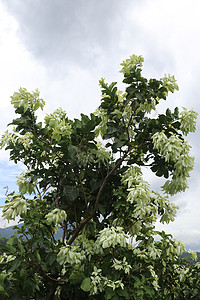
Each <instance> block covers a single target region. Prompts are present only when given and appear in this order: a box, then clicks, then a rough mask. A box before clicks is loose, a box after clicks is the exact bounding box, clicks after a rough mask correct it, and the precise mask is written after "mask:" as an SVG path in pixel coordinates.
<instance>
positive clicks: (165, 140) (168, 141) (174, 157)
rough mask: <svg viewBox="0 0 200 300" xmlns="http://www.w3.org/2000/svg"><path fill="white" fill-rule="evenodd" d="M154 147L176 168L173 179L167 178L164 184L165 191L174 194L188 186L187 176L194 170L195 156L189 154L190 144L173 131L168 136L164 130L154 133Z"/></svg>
mask: <svg viewBox="0 0 200 300" xmlns="http://www.w3.org/2000/svg"><path fill="white" fill-rule="evenodd" d="M152 139H153V144H154V148H155V149H156V150H158V152H159V153H160V154H161V156H162V157H163V158H164V159H165V161H166V162H170V161H171V162H173V163H174V167H175V170H174V171H173V172H172V180H171V181H170V180H167V181H166V182H165V184H164V185H163V186H162V189H163V191H164V192H166V193H169V194H170V195H174V194H176V193H178V192H181V191H185V189H186V188H188V184H187V177H189V172H190V171H191V170H193V167H194V158H193V157H192V156H190V155H189V150H190V148H191V147H190V146H189V144H188V143H187V142H186V141H184V140H182V139H180V138H179V137H178V136H177V135H175V134H173V133H171V136H170V137H167V136H166V135H165V133H164V132H157V133H155V134H154V135H153V137H152Z"/></svg>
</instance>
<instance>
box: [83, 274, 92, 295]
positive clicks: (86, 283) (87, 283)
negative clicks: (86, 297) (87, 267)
mask: <svg viewBox="0 0 200 300" xmlns="http://www.w3.org/2000/svg"><path fill="white" fill-rule="evenodd" d="M90 282H91V280H90V278H89V277H87V278H85V279H84V280H83V281H82V283H81V289H82V290H83V291H84V292H89V290H90Z"/></svg>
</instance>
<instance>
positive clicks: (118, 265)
mask: <svg viewBox="0 0 200 300" xmlns="http://www.w3.org/2000/svg"><path fill="white" fill-rule="evenodd" d="M112 267H113V268H114V269H115V270H123V271H124V273H125V274H130V270H131V269H132V267H131V265H129V264H128V262H127V261H126V257H124V258H123V261H121V260H118V259H116V258H114V259H113V265H112Z"/></svg>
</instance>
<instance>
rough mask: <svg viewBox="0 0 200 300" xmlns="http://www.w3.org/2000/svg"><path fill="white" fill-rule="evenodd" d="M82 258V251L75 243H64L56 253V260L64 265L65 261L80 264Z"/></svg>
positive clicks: (83, 257)
mask: <svg viewBox="0 0 200 300" xmlns="http://www.w3.org/2000/svg"><path fill="white" fill-rule="evenodd" d="M84 259H85V254H84V251H81V250H80V248H79V247H78V246H75V245H71V246H69V245H66V246H63V247H61V248H60V251H59V252H58V255H57V261H58V263H59V264H60V265H64V264H66V263H68V264H71V265H75V264H81V262H82V261H83V260H84Z"/></svg>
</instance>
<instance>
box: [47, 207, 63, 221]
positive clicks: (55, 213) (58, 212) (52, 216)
mask: <svg viewBox="0 0 200 300" xmlns="http://www.w3.org/2000/svg"><path fill="white" fill-rule="evenodd" d="M45 218H46V219H47V222H48V224H52V223H55V224H56V225H58V224H60V223H62V222H63V221H65V220H66V219H67V214H66V212H65V211H64V210H63V209H59V208H55V209H53V210H52V211H51V212H49V213H48V214H47V215H46V216H45Z"/></svg>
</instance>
